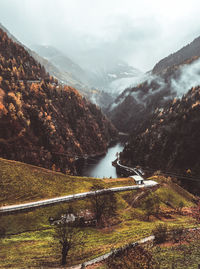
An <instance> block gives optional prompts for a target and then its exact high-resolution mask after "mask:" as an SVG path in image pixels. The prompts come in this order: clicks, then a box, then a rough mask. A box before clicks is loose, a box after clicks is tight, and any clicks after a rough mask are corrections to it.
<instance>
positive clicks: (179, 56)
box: [152, 37, 200, 74]
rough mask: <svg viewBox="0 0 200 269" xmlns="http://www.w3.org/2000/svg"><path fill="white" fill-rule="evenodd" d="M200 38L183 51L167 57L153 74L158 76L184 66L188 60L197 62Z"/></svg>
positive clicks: (199, 55) (154, 69) (156, 66)
mask: <svg viewBox="0 0 200 269" xmlns="http://www.w3.org/2000/svg"><path fill="white" fill-rule="evenodd" d="M199 48H200V37H198V38H196V39H194V41H192V42H191V43H190V44H188V45H186V46H185V47H183V48H182V49H180V50H178V51H177V52H175V53H172V54H171V55H169V56H167V57H166V58H164V59H162V60H161V61H159V62H158V63H157V64H156V65H155V66H154V68H153V70H152V71H153V73H154V74H158V73H160V72H163V71H164V70H166V69H167V68H170V67H173V66H178V65H182V64H184V63H185V62H187V61H188V60H189V61H191V59H193V60H196V59H197V58H199V57H200V49H199Z"/></svg>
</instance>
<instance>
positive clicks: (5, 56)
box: [0, 29, 116, 172]
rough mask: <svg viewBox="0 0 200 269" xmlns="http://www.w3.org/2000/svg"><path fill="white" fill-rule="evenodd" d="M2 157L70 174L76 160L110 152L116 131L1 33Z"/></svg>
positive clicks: (72, 90) (76, 94) (96, 112)
mask: <svg viewBox="0 0 200 269" xmlns="http://www.w3.org/2000/svg"><path fill="white" fill-rule="evenodd" d="M0 127H1V134H0V156H1V157H4V158H7V159H14V160H19V161H23V162H27V163H31V164H35V165H39V166H43V167H47V168H53V169H56V170H61V171H63V172H66V171H68V170H71V171H73V172H75V170H74V165H73V163H74V160H75V159H76V156H80V155H81V156H82V155H84V154H98V153H102V152H105V151H106V148H107V145H108V143H109V142H110V140H111V139H112V138H113V137H114V136H115V135H116V130H115V129H114V127H113V126H112V125H111V124H110V122H109V121H108V120H107V119H106V118H105V116H103V115H102V113H101V111H100V110H99V109H98V108H97V107H96V105H93V104H91V103H90V102H88V101H87V100H86V99H85V98H82V96H81V95H80V94H79V93H78V92H77V91H76V90H75V89H73V88H71V87H69V86H61V85H59V84H58V81H57V80H56V79H54V78H53V77H51V76H49V75H48V74H47V73H46V71H45V69H44V67H42V66H41V65H40V64H39V63H37V62H36V61H35V60H34V58H33V57H31V56H30V55H29V53H28V52H27V51H26V50H25V49H24V47H22V46H21V45H20V44H18V43H15V42H13V40H11V39H10V38H8V36H7V34H6V33H5V32H4V31H3V30H1V29H0Z"/></svg>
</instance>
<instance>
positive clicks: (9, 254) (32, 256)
mask: <svg viewBox="0 0 200 269" xmlns="http://www.w3.org/2000/svg"><path fill="white" fill-rule="evenodd" d="M158 223H163V222H162V221H155V222H143V221H139V220H129V221H127V220H126V221H123V222H121V223H120V224H118V225H117V226H116V227H113V228H112V229H96V228H84V229H83V232H84V234H85V240H84V241H85V243H86V244H85V246H84V249H81V248H80V246H77V247H76V248H75V249H73V251H71V252H70V253H69V261H70V263H71V264H78V263H81V262H83V261H85V260H90V259H92V258H95V257H97V256H100V255H102V254H104V253H106V252H108V251H110V250H111V249H112V248H117V247H120V246H123V245H124V244H128V243H130V242H134V241H136V240H138V239H140V238H143V237H145V236H148V235H150V234H151V231H152V229H153V228H154V227H155V225H156V224H158ZM181 224H184V226H188V227H189V226H192V225H194V224H193V223H192V222H191V219H189V218H186V217H179V218H177V219H176V220H173V221H169V222H168V225H169V226H174V225H181ZM52 234H53V230H52V229H50V230H45V231H37V232H27V233H23V234H19V235H15V236H10V237H6V238H5V239H3V242H2V246H3V248H2V246H1V249H3V251H1V253H0V268H6V267H11V268H29V267H39V268H40V267H41V266H44V264H46V265H48V266H50V264H51V265H53V266H58V265H59V258H60V257H59V253H60V252H59V251H58V250H56V251H55V249H54V247H53V245H54V244H53V239H52ZM25 257H26V258H25Z"/></svg>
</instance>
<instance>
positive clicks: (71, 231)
mask: <svg viewBox="0 0 200 269" xmlns="http://www.w3.org/2000/svg"><path fill="white" fill-rule="evenodd" d="M53 237H54V240H55V241H56V242H57V243H59V245H60V249H61V254H62V255H61V264H62V265H65V264H66V263H67V256H68V253H69V251H70V250H71V249H73V248H74V247H75V246H77V245H82V246H83V242H82V241H83V237H84V235H83V232H82V233H81V231H80V229H79V220H78V219H77V218H75V216H74V215H73V214H72V213H68V212H67V213H66V214H65V215H64V216H62V217H61V219H60V220H59V221H57V222H56V223H55V224H54V234H53Z"/></svg>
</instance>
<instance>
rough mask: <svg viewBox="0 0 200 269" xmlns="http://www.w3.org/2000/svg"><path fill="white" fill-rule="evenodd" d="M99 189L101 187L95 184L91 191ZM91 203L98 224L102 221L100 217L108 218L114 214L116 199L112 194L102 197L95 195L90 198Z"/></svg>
mask: <svg viewBox="0 0 200 269" xmlns="http://www.w3.org/2000/svg"><path fill="white" fill-rule="evenodd" d="M101 188H102V187H101V186H99V185H98V184H96V185H94V186H93V187H92V188H91V190H92V191H96V190H98V189H101ZM91 203H92V210H93V212H94V214H95V217H96V220H97V223H98V224H100V222H101V221H102V217H105V218H108V217H111V216H114V215H115V213H116V197H115V195H114V194H113V193H108V194H103V195H99V194H98V193H97V194H96V195H94V196H93V197H92V198H91Z"/></svg>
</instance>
